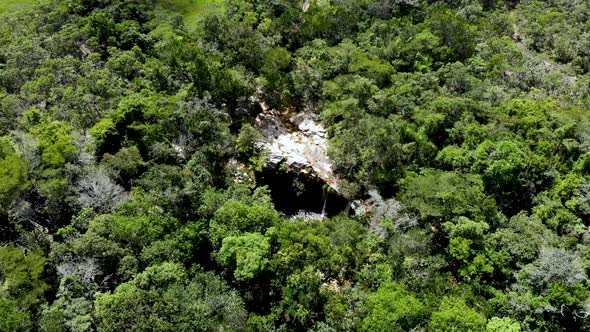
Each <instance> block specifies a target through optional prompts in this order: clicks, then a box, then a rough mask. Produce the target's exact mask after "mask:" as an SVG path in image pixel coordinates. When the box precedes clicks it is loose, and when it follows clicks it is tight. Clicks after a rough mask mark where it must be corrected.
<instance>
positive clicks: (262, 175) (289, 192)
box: [256, 168, 350, 218]
mask: <svg viewBox="0 0 590 332" xmlns="http://www.w3.org/2000/svg"><path fill="white" fill-rule="evenodd" d="M256 178H257V183H258V184H260V185H265V186H268V188H269V189H270V191H271V197H272V201H273V204H274V206H275V208H276V209H277V211H279V212H281V213H283V214H284V215H286V216H295V215H297V214H299V213H301V212H307V213H313V214H316V215H323V216H324V217H328V218H330V217H333V216H336V215H338V214H340V213H341V212H346V213H350V211H349V210H350V204H349V203H350V202H349V201H348V200H347V199H346V198H344V197H343V196H342V195H340V194H339V193H337V192H335V191H334V190H332V189H329V188H328V186H327V185H326V184H325V182H324V181H322V180H321V179H319V178H317V177H314V176H311V175H309V174H303V173H299V174H296V173H294V172H285V171H283V170H280V169H278V168H266V169H264V170H263V171H261V172H259V173H258V174H257V176H256Z"/></svg>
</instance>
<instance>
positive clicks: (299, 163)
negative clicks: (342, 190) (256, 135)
mask: <svg viewBox="0 0 590 332" xmlns="http://www.w3.org/2000/svg"><path fill="white" fill-rule="evenodd" d="M256 127H257V129H258V130H259V131H260V132H261V133H262V135H264V136H265V137H266V140H265V141H262V142H259V145H258V147H259V148H261V149H263V150H264V151H265V157H266V163H267V166H270V167H276V166H281V167H282V168H284V169H285V170H286V171H287V172H292V173H296V174H306V175H308V176H311V177H318V178H319V179H321V180H322V181H323V182H324V183H326V184H328V185H329V186H330V187H331V188H332V189H333V190H335V191H338V179H337V178H336V176H335V175H334V171H333V169H332V163H331V161H330V158H329V157H328V151H327V148H328V140H327V135H326V130H325V129H324V128H323V127H322V125H321V124H319V121H318V119H317V116H316V115H315V114H313V113H298V114H288V113H287V114H285V113H279V112H277V111H274V110H271V111H265V112H263V113H261V114H260V115H258V117H257V118H256Z"/></svg>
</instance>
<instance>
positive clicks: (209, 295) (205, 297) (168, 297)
mask: <svg viewBox="0 0 590 332" xmlns="http://www.w3.org/2000/svg"><path fill="white" fill-rule="evenodd" d="M94 313H95V315H96V318H97V329H98V331H105V332H107V331H120V330H121V329H124V330H128V331H145V330H157V331H240V330H243V329H244V323H245V318H246V312H245V310H244V308H243V302H242V300H241V298H240V297H239V296H238V295H237V293H236V292H235V291H231V290H230V289H229V288H228V287H227V285H226V284H225V283H224V282H223V281H221V280H219V279H218V278H217V277H215V276H214V275H213V274H212V273H204V272H197V273H196V274H195V276H194V277H192V278H189V276H188V275H187V273H186V272H185V271H184V269H183V268H182V266H181V265H178V264H173V263H163V264H160V265H155V266H151V267H149V268H147V269H146V270H145V271H144V272H142V273H140V274H138V275H137V276H136V277H135V278H134V279H133V280H131V281H129V282H127V283H123V284H121V285H119V286H118V287H117V289H116V290H115V291H114V292H113V293H104V294H100V295H99V296H98V297H97V298H96V302H95V311H94Z"/></svg>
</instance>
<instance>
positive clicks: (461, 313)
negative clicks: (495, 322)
mask: <svg viewBox="0 0 590 332" xmlns="http://www.w3.org/2000/svg"><path fill="white" fill-rule="evenodd" d="M486 322H487V320H486V318H485V317H484V316H483V315H482V314H480V313H478V312H477V311H476V310H474V309H473V308H470V307H469V306H467V304H466V303H465V300H464V299H462V298H459V297H447V296H445V297H444V298H443V300H442V302H441V304H440V306H439V308H438V310H437V311H435V312H433V313H432V318H431V320H430V327H431V328H432V329H433V331H437V332H439V331H440V332H445V331H465V332H468V331H470V332H475V331H483V330H484V329H485V326H486Z"/></svg>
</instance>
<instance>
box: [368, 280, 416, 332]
mask: <svg viewBox="0 0 590 332" xmlns="http://www.w3.org/2000/svg"><path fill="white" fill-rule="evenodd" d="M368 309H369V315H368V316H367V317H366V318H365V319H364V320H363V330H364V331H408V330H411V329H414V328H416V327H418V326H420V325H422V324H423V323H424V320H425V318H426V317H427V309H426V306H425V305H424V304H423V303H422V302H420V300H419V299H417V298H416V297H415V296H414V295H413V294H412V293H411V292H410V291H408V289H407V288H406V287H405V286H403V285H400V284H392V283H386V284H384V285H382V286H381V287H379V289H378V290H377V292H375V293H373V294H371V295H370V296H369V298H368Z"/></svg>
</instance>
